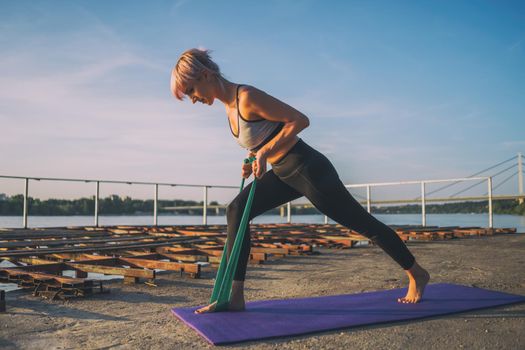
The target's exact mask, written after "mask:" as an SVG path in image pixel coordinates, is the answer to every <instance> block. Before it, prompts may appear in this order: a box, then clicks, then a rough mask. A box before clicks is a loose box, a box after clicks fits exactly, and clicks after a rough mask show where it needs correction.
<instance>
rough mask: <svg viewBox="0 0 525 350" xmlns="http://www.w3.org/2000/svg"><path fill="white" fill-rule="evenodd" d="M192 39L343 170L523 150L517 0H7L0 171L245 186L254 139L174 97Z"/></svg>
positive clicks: (400, 174) (375, 176) (77, 190)
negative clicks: (294, 119) (243, 171)
mask: <svg viewBox="0 0 525 350" xmlns="http://www.w3.org/2000/svg"><path fill="white" fill-rule="evenodd" d="M124 4H125V5H124ZM191 47H204V48H208V49H211V50H213V58H214V59H215V61H216V62H217V63H218V64H219V65H220V67H221V70H222V71H223V72H224V74H225V76H226V77H227V78H229V79H230V80H232V81H234V82H238V83H245V84H252V85H255V86H257V87H259V88H260V89H262V90H265V91H266V92H268V93H270V94H272V95H274V96H275V97H277V98H279V99H281V100H283V101H285V102H287V103H289V104H291V105H292V106H294V107H295V108H297V109H299V110H301V111H302V112H303V113H304V114H306V115H307V116H308V117H309V118H310V121H311V124H310V127H309V128H308V129H306V130H305V131H304V132H303V133H302V134H301V137H302V138H303V139H304V140H305V141H306V142H308V143H309V144H311V145H312V146H314V147H316V148H318V149H319V150H320V151H322V152H323V153H325V154H326V155H327V156H328V157H329V158H330V160H332V162H333V163H334V165H335V166H336V168H337V169H338V171H339V175H340V177H341V179H342V180H343V181H344V182H345V183H362V182H381V181H396V180H419V179H438V178H452V177H461V176H467V175H470V174H472V173H474V172H476V171H478V170H481V169H483V168H486V167H488V166H490V165H492V164H494V163H497V162H499V161H502V160H505V159H507V158H510V157H512V156H513V155H516V153H517V152H520V151H521V152H524V153H525V136H524V135H525V102H524V101H525V98H523V96H525V67H524V62H525V5H524V3H523V2H521V1H331V2H328V1H151V2H144V1H126V2H123V1H16V2H15V1H5V0H0V123H1V129H0V132H1V135H2V137H1V138H0V154H1V159H2V162H1V163H0V174H3V175H19V176H41V177H72V178H98V179H112V180H137V181H160V182H176V183H196V184H204V183H208V184H225V185H238V184H239V182H240V163H241V161H242V159H243V157H244V156H245V153H246V152H245V151H244V150H243V149H241V148H240V147H239V146H238V145H237V143H236V142H235V140H234V139H233V137H232V135H231V134H230V131H229V128H228V124H227V119H226V114H225V113H224V108H223V106H222V104H221V103H220V101H216V103H215V104H214V105H213V106H212V107H209V106H204V105H192V104H191V103H189V102H188V101H186V102H185V103H181V102H179V101H177V100H175V99H174V98H173V97H172V96H171V95H170V91H169V79H170V71H171V69H172V67H173V65H174V64H175V62H176V60H177V58H178V56H179V55H180V54H181V53H182V52H183V51H184V50H186V49H188V48H191ZM514 179H516V177H515V178H514ZM516 183H517V180H513V181H512V182H509V184H508V185H507V186H502V187H501V188H500V191H501V192H515V191H516V188H517V185H516ZM21 189H22V185H21V183H20V182H17V181H6V180H0V192H6V193H8V194H13V193H20V192H21ZM32 189H33V192H32V193H33V195H35V196H40V197H42V198H47V197H64V198H74V197H80V196H85V195H91V194H92V192H93V191H92V185H82V186H79V185H74V186H73V185H72V186H69V185H68V186H62V185H59V184H49V183H41V184H40V183H39V184H35V185H34V186H33V187H32ZM170 191H171V190H170ZM396 191H397V190H392V191H391V192H392V193H395V192H396ZM151 192H152V191H151V189H150V188H145V187H140V186H135V187H133V188H130V187H129V186H128V187H126V186H122V187H118V186H117V187H109V186H107V187H106V188H104V189H103V191H102V194H103V195H106V194H109V193H118V194H121V195H131V196H134V197H143V198H146V197H150V196H151ZM234 192H235V190H233V192H232V191H222V192H221V191H219V190H216V192H214V193H213V194H212V195H211V198H210V199H211V200H213V199H218V200H220V201H225V200H228V199H231V197H232V196H233V195H234V194H235V193H234ZM416 192H417V188H416ZM200 195H201V191H200V190H196V189H192V190H188V191H185V190H184V191H183V190H181V189H177V190H174V191H172V192H167V191H166V192H164V193H161V197H166V198H172V197H185V196H186V197H188V198H190V197H195V198H196V199H198V198H200ZM385 195H388V194H387V193H385Z"/></svg>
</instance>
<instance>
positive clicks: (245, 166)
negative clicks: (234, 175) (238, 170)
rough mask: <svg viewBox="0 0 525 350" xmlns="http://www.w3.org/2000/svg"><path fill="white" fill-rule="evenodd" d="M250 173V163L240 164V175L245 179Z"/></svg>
mask: <svg viewBox="0 0 525 350" xmlns="http://www.w3.org/2000/svg"><path fill="white" fill-rule="evenodd" d="M251 174H252V163H243V164H242V177H244V178H245V179H247V178H249V177H250V175H251Z"/></svg>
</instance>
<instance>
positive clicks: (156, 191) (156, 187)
mask: <svg viewBox="0 0 525 350" xmlns="http://www.w3.org/2000/svg"><path fill="white" fill-rule="evenodd" d="M0 178H4V179H19V180H24V181H25V186H24V211H23V218H22V220H23V227H24V228H27V218H28V216H29V213H28V200H29V180H33V181H67V182H84V183H95V185H96V188H95V208H94V209H95V210H94V211H95V213H94V225H95V226H97V227H98V226H99V220H98V214H99V196H100V184H109V183H112V184H127V185H152V186H154V195H153V225H155V226H157V224H158V209H159V204H158V202H159V186H167V187H201V188H202V189H203V194H204V200H203V206H202V208H203V213H202V223H203V225H207V215H206V212H207V207H208V189H209V188H238V187H237V186H224V185H194V184H176V183H162V182H144V181H116V180H92V179H67V178H52V177H23V176H8V175H0Z"/></svg>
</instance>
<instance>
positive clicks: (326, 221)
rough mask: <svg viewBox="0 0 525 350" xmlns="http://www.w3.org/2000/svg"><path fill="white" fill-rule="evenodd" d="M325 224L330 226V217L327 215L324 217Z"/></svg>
mask: <svg viewBox="0 0 525 350" xmlns="http://www.w3.org/2000/svg"><path fill="white" fill-rule="evenodd" d="M324 223H325V225H326V224H328V216H326V215H325V216H324Z"/></svg>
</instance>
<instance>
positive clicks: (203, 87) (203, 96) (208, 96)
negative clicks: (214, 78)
mask: <svg viewBox="0 0 525 350" xmlns="http://www.w3.org/2000/svg"><path fill="white" fill-rule="evenodd" d="M208 78H209V75H207V74H206V73H204V74H203V75H201V76H200V78H198V79H197V80H191V81H189V82H188V83H187V84H186V86H185V90H184V93H185V94H186V96H188V97H189V99H190V100H191V102H192V103H195V102H201V103H205V104H207V105H210V106H211V105H212V104H213V101H214V100H215V96H214V93H213V87H212V84H210V82H209V81H208V80H209V79H208Z"/></svg>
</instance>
